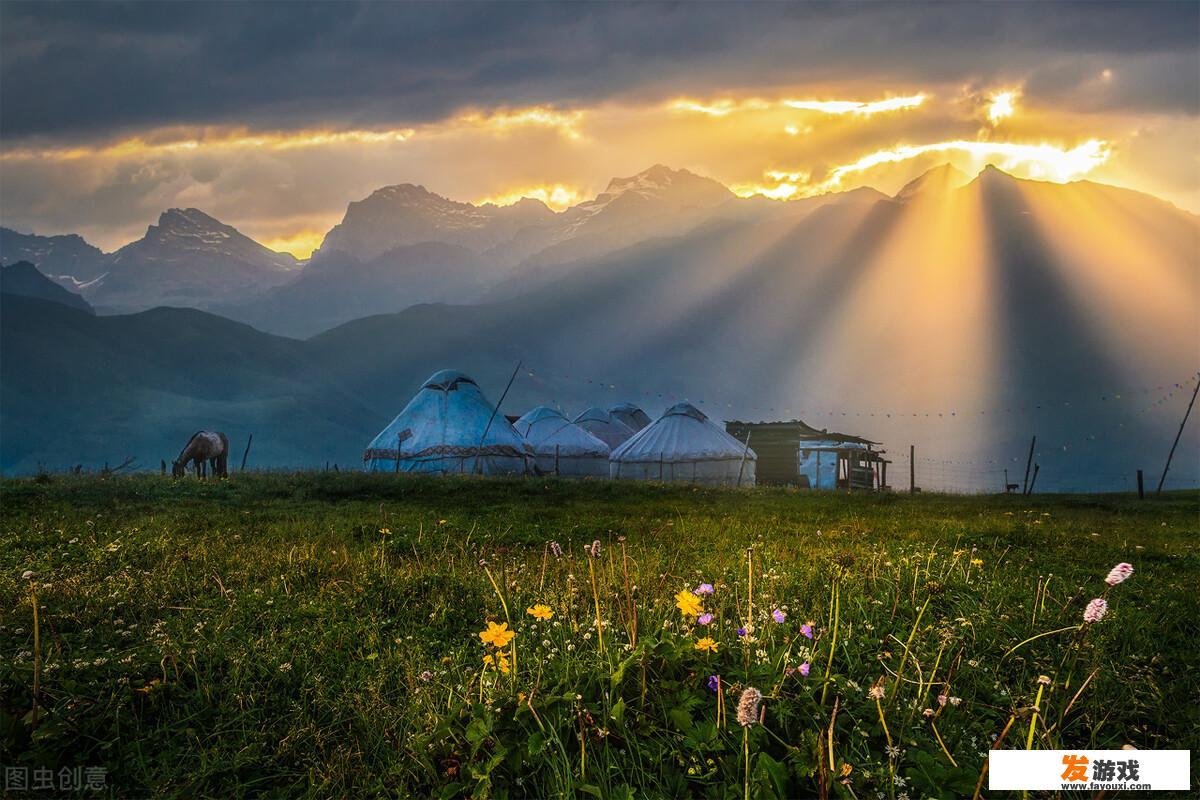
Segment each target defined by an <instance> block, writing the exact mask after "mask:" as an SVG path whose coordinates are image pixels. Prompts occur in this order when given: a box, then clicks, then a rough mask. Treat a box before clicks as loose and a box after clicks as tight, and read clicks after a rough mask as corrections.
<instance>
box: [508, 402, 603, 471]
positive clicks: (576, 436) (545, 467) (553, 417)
mask: <svg viewBox="0 0 1200 800" xmlns="http://www.w3.org/2000/svg"><path fill="white" fill-rule="evenodd" d="M513 427H514V428H516V431H517V433H519V434H521V435H522V436H524V437H525V442H526V443H527V444H528V445H529V447H530V449H532V450H533V458H534V463H535V464H536V467H537V472H538V473H539V474H542V475H560V476H562V477H565V478H607V477H608V455H609V453H611V452H612V448H611V447H609V446H608V445H606V444H605V443H604V442H602V441H600V440H599V439H597V438H596V437H595V436H592V435H591V434H590V433H588V432H587V431H585V430H584V429H583V428H581V427H579V426H578V425H576V424H575V423H574V422H571V420H569V419H567V418H566V417H564V416H563V415H562V414H561V413H560V412H558V411H555V410H554V409H553V408H550V407H548V406H538V407H537V408H535V409H532V410H531V411H529V412H528V413H526V414H525V415H524V416H522V417H521V418H520V419H518V420H517V421H516V422H515V423H514V424H513Z"/></svg>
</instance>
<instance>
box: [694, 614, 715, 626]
mask: <svg viewBox="0 0 1200 800" xmlns="http://www.w3.org/2000/svg"><path fill="white" fill-rule="evenodd" d="M712 621H713V616H712V614H701V615H700V618H699V619H697V620H696V622H699V623H700V624H701V625H708V624H709V623H711V622H712Z"/></svg>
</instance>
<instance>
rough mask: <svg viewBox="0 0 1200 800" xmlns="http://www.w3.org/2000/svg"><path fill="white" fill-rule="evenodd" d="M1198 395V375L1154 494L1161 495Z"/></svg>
mask: <svg viewBox="0 0 1200 800" xmlns="http://www.w3.org/2000/svg"><path fill="white" fill-rule="evenodd" d="M1197 393H1200V375H1198V376H1197V378H1196V388H1195V389H1193V390H1192V400H1191V402H1189V403H1188V407H1187V411H1185V412H1183V422H1181V423H1179V431H1178V432H1177V433H1176V434H1175V442H1174V443H1173V444H1172V445H1171V452H1170V453H1168V454H1167V463H1166V466H1164V467H1163V471H1162V476H1161V477H1160V478H1159V479H1158V489H1156V490H1155V491H1154V493H1155V494H1162V487H1163V481H1165V480H1166V479H1167V470H1169V469H1170V468H1171V459H1172V458H1174V457H1175V448H1176V447H1178V446H1179V437H1180V436H1183V426H1184V425H1187V421H1188V415H1189V414H1191V413H1192V406H1194V405H1196V394H1197Z"/></svg>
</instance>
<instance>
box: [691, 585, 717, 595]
mask: <svg viewBox="0 0 1200 800" xmlns="http://www.w3.org/2000/svg"><path fill="white" fill-rule="evenodd" d="M712 593H713V587H712V584H711V583H702V584H700V585H699V586H697V587H696V591H694V592H692V594H701V595H703V594H712Z"/></svg>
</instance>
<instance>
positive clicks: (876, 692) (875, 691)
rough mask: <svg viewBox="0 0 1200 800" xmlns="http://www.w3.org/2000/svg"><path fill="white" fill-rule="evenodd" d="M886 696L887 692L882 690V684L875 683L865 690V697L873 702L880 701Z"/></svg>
mask: <svg viewBox="0 0 1200 800" xmlns="http://www.w3.org/2000/svg"><path fill="white" fill-rule="evenodd" d="M886 694H887V692H886V690H885V689H884V688H883V684H882V683H877V684H875V685H874V686H872V687H871V688H870V689H868V690H867V697H870V698H872V699H873V700H882V699H883V698H884V696H885V695H886Z"/></svg>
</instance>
